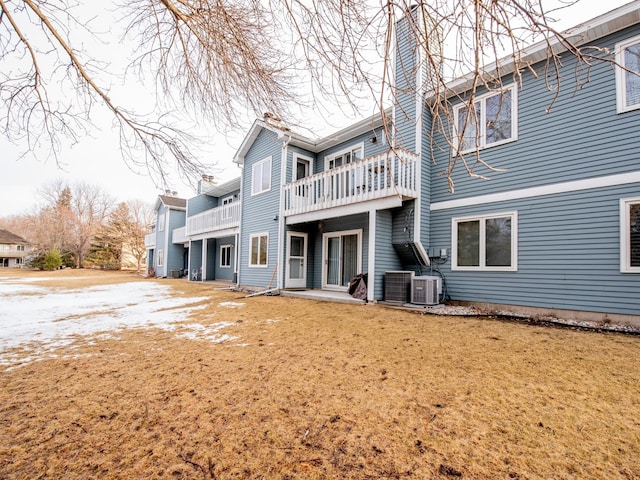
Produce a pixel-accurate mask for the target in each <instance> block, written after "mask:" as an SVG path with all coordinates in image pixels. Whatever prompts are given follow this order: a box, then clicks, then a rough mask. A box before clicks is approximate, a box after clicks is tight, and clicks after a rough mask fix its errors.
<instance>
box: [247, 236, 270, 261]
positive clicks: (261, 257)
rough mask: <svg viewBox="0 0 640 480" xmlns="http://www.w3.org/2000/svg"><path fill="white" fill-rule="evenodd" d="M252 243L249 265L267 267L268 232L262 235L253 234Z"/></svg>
mask: <svg viewBox="0 0 640 480" xmlns="http://www.w3.org/2000/svg"><path fill="white" fill-rule="evenodd" d="M250 243H251V249H250V253H249V266H252V267H266V266H267V246H268V244H269V235H267V234H266V233H263V234H260V235H251V237H250Z"/></svg>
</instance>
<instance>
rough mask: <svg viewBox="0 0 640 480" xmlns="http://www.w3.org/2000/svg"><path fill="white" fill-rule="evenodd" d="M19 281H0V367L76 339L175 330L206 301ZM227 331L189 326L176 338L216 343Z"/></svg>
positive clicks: (139, 288)
mask: <svg viewBox="0 0 640 480" xmlns="http://www.w3.org/2000/svg"><path fill="white" fill-rule="evenodd" d="M12 280H13V279H12ZM22 280H23V279H19V281H5V280H4V279H0V365H8V364H15V363H16V362H17V361H20V362H25V361H34V360H37V359H39V358H41V357H42V356H43V355H45V354H47V356H49V357H50V356H51V350H53V349H57V348H60V347H64V346H67V345H70V344H71V343H73V341H74V340H76V339H77V338H78V336H91V340H93V339H98V338H102V339H104V338H113V337H114V336H115V334H116V333H117V332H118V331H121V330H123V329H127V328H136V327H138V328H140V327H142V328H151V327H156V328H163V329H166V330H176V326H175V324H176V322H184V321H186V320H188V318H189V315H190V313H191V312H193V311H194V310H196V309H200V308H204V307H205V306H204V305H197V303H199V302H202V300H206V297H193V298H179V297H174V296H173V295H172V290H171V288H170V287H169V286H167V285H161V284H158V283H153V282H130V283H121V284H115V285H99V286H93V287H85V288H80V289H70V290H61V289H55V288H46V287H35V286H30V285H24V284H23V283H22ZM29 280H31V279H29ZM228 325H230V324H227V323H224V324H222V323H218V324H216V325H212V326H203V325H198V324H191V325H186V326H181V329H182V330H180V331H179V332H178V333H179V334H180V335H181V336H184V337H185V338H196V337H197V338H199V339H202V338H203V337H204V338H206V339H209V340H211V341H216V342H219V341H222V340H221V338H222V336H221V335H218V334H217V332H218V331H219V330H220V329H222V328H224V327H226V326H228ZM183 330H184V331H183ZM189 332H190V333H189ZM200 334H202V336H201V335H200ZM13 349H16V350H13ZM11 350H13V351H11ZM21 353H22V355H21ZM27 355H28V357H27Z"/></svg>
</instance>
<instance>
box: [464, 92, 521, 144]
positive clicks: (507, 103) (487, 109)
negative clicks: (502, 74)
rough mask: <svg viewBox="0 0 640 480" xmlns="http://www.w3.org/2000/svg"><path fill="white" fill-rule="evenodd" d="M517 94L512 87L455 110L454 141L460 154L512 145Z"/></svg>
mask: <svg viewBox="0 0 640 480" xmlns="http://www.w3.org/2000/svg"><path fill="white" fill-rule="evenodd" d="M517 92H518V91H517V90H516V86H515V84H512V85H509V86H507V87H504V88H502V89H501V90H500V91H499V92H490V93H486V94H484V95H480V96H478V97H476V98H475V100H474V102H473V104H472V105H469V104H460V105H457V106H456V107H454V110H453V120H454V134H455V136H454V139H455V141H456V142H457V144H456V146H457V147H458V148H459V151H460V153H465V152H469V151H473V150H475V149H481V148H487V147H492V146H494V145H500V144H503V143H507V142H511V141H514V140H516V139H517V136H518V126H517V123H518V122H517V118H518V93H517Z"/></svg>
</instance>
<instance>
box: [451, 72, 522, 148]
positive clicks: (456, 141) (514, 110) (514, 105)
mask: <svg viewBox="0 0 640 480" xmlns="http://www.w3.org/2000/svg"><path fill="white" fill-rule="evenodd" d="M507 90H511V137H510V138H507V139H505V140H501V141H499V142H494V143H491V144H490V145H486V144H485V142H486V136H487V134H486V126H487V122H486V120H485V121H482V122H480V125H479V127H480V132H479V135H478V141H479V146H478V150H484V149H487V148H493V147H497V146H500V145H504V144H506V143H511V142H515V141H516V140H518V89H517V88H516V84H515V83H512V84H510V85H507V86H505V87H503V88H502V89H501V90H500V91H497V92H496V91H492V92H487V93H484V94H482V95H478V96H477V97H475V99H474V103H475V102H482V103H483V104H484V102H485V100H486V99H487V98H489V97H492V96H494V95H500V94H501V93H503V92H505V91H507ZM468 105H469V103H468V102H462V103H460V104H458V105H456V106H455V107H453V145H454V148H458V145H460V135H459V133H458V115H459V113H460V110H462V109H463V108H465V107H467V106H468ZM481 111H482V115H483V116H484V115H486V111H487V109H486V108H484V107H483V108H482V109H481ZM481 120H482V119H481ZM475 150H476V147H475V146H474V147H472V148H467V149H465V150H461V151H460V153H462V154H464V153H469V152H474V151H475Z"/></svg>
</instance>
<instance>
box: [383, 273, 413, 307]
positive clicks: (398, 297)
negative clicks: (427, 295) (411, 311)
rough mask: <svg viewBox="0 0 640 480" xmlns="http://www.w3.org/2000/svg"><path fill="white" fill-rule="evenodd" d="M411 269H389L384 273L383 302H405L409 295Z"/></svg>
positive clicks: (407, 300) (411, 277)
mask: <svg viewBox="0 0 640 480" xmlns="http://www.w3.org/2000/svg"><path fill="white" fill-rule="evenodd" d="M412 279H413V272H412V271H401V270H399V271H390V272H385V274H384V300H385V302H395V303H407V302H409V297H410V295H411V280H412Z"/></svg>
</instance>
